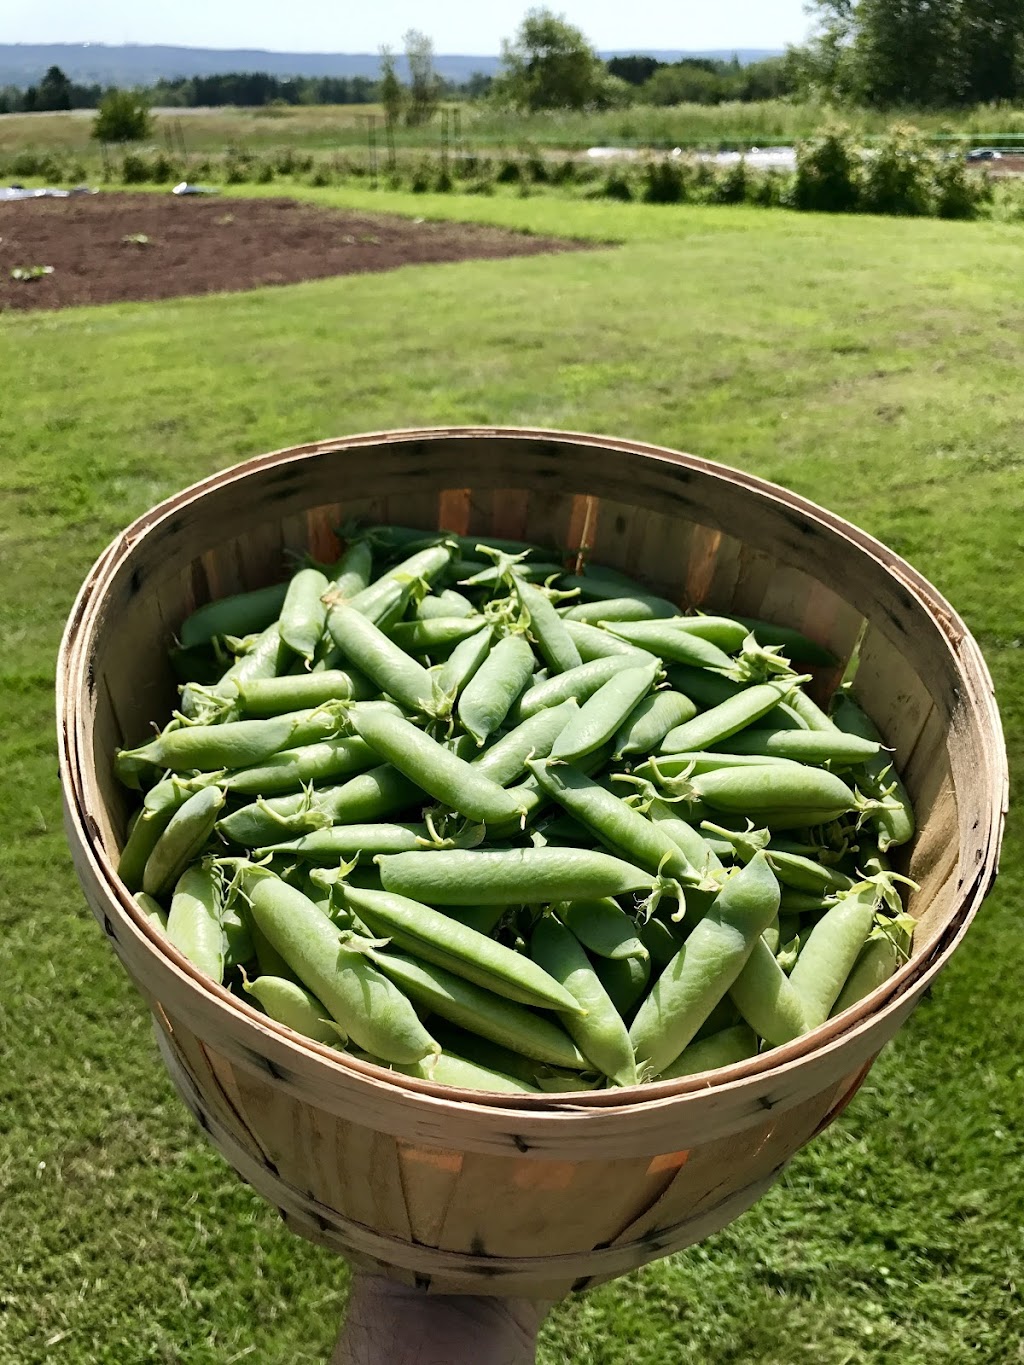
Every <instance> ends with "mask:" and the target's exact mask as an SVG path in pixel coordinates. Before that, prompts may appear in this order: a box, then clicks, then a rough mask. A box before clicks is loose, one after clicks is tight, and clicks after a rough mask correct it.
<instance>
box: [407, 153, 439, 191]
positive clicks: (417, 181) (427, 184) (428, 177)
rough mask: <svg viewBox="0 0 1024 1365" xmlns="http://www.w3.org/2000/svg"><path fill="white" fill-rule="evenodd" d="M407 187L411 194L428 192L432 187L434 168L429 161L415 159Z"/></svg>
mask: <svg viewBox="0 0 1024 1365" xmlns="http://www.w3.org/2000/svg"><path fill="white" fill-rule="evenodd" d="M409 188H410V190H412V192H413V194H429V193H430V191H431V190H432V189H433V188H434V168H433V166H432V165H431V164H430V162H429V161H417V163H416V165H415V166H413V168H412V178H411V180H410V181H409Z"/></svg>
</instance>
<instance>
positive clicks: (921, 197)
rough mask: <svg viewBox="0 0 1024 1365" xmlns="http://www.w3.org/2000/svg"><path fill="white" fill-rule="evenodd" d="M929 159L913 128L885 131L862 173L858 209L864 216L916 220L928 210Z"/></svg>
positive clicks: (898, 125)
mask: <svg viewBox="0 0 1024 1365" xmlns="http://www.w3.org/2000/svg"><path fill="white" fill-rule="evenodd" d="M931 187H932V159H931V157H930V155H929V153H928V150H927V148H926V147H925V145H924V143H923V142H922V140H921V137H920V135H919V133H918V132H917V129H916V128H911V127H909V126H907V125H906V124H896V125H894V126H893V127H892V128H890V129H889V132H888V133H887V135H886V136H885V137H884V138H883V139H882V141H881V142H880V143H879V144H878V146H877V147H876V148H874V150H873V152H872V154H871V156H869V157H868V160H867V164H866V166H865V169H864V180H863V186H862V189H861V195H860V207H861V208H862V209H863V210H864V211H865V212H866V213H884V214H888V215H890V216H894V217H907V218H912V217H920V216H922V215H926V214H928V213H930V212H931V209H932V194H931Z"/></svg>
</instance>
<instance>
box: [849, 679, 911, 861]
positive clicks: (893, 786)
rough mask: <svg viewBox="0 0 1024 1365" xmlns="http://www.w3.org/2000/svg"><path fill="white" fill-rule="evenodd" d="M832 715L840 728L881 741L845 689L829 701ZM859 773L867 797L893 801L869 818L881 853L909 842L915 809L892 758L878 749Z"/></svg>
mask: <svg viewBox="0 0 1024 1365" xmlns="http://www.w3.org/2000/svg"><path fill="white" fill-rule="evenodd" d="M832 716H833V719H834V720H835V723H836V725H838V727H839V728H840V730H843V731H845V733H847V734H850V735H858V736H859V737H860V738H862V739H867V740H874V741H875V742H876V743H878V744H879V745H881V744H883V743H884V740H883V739H882V736H881V735H880V734H879V732H878V730H877V729H876V727H875V725H874V722H873V721H872V720H871V719H870V717H869V716H868V715H867V714H866V713H865V712H864V711H863V710H861V708H860V707H859V706H858V705H857V703H856V702H855V701H854V700H853V698H852V697H851V696H850V695H849V693H847V692H839V693H837V694H836V696H835V697H834V698H833V701H832ZM861 774H862V776H858V782H859V784H860V785H861V787H862V788H863V789H864V791H866V792H867V794H868V795H869V796H872V797H875V798H876V799H877V800H880V799H881V798H883V797H885V798H886V800H887V801H889V802H895V803H896V807H897V808H896V809H888V810H878V811H872V812H871V814H870V816H869V819H870V820H871V823H872V825H873V826H874V828H875V832H876V834H877V836H878V847H879V848H880V849H881V851H882V852H883V853H884V852H885V851H886V850H887V849H890V848H895V847H897V846H898V845H900V844H906V843H909V841H910V840H911V839H912V838H913V837H914V808H913V806H912V805H911V801H910V797H909V796H908V795H907V789H906V787H905V786H904V785H903V783H902V781H901V780H900V778H899V775H898V773H897V772H896V770H895V768H894V767H893V763H892V757H891V755H890V754H889V753H887V752H884V751H882V752H879V753H878V754H877V755H876V756H875V757H874V758H870V759H868V760H867V762H866V763H865V764H864V765H863V767H862V768H861Z"/></svg>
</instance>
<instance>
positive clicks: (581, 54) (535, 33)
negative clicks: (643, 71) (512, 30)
mask: <svg viewBox="0 0 1024 1365" xmlns="http://www.w3.org/2000/svg"><path fill="white" fill-rule="evenodd" d="M501 61H502V66H503V68H504V69H503V71H502V74H501V76H500V77H499V78H498V80H497V81H496V82H495V86H496V90H497V92H498V94H499V98H503V99H505V100H507V101H508V102H509V103H510V104H513V105H515V106H516V108H518V109H527V110H531V111H532V110H537V109H585V108H586V107H587V106H588V105H595V104H602V103H609V102H612V100H611V98H610V93H611V88H610V86H609V84H608V82H609V81H610V80H611V79H613V78H611V77H609V76H608V74H607V70H606V68H605V65H604V63H603V62H602V61H601V59H600V57H598V55H597V53H596V52H595V51H594V49H593V48H592V47H591V46H590V44H589V42H588V41H587V39H586V37H585V36H584V35H583V33H582V32H581V31H580V30H579V29H578V28H574V27H573V26H572V25H571V24H569V23H566V21H565V18H564V16H562V15H559V14H555V13H553V11H551V10H549V9H531V10H529V11H528V12H527V14H526V17H525V18H524V19H523V22H522V24H521V25H520V26H519V32H518V33H517V34H516V36H515V38H514V39H513V40H512V42H508V41H505V42H503V43H502V45H501Z"/></svg>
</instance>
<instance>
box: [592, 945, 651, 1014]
mask: <svg viewBox="0 0 1024 1365" xmlns="http://www.w3.org/2000/svg"><path fill="white" fill-rule="evenodd" d="M594 971H595V972H597V975H598V978H599V979H600V982H601V985H602V986H603V987H604V988H605V990H606V991H607V992H608V998H609V999H610V1000H611V1002H612V1004H613V1005H614V1006H615V1008H616V1009H617V1010H618V1012H619V1015H620V1016H621V1018H622V1019H623V1021H624V1022H625V1023H627V1024H628V1023H630V1022H631V1020H632V1018H633V1015H634V1014H635V1013H636V1010H637V1007H638V1005H639V1003H640V1001H641V999H642V998H643V994H644V992H645V991H646V989H647V983H648V982H649V981H650V979H651V959H650V957H644V958H639V957H621V958H610V957H598V958H596V959H595V961H594Z"/></svg>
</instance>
